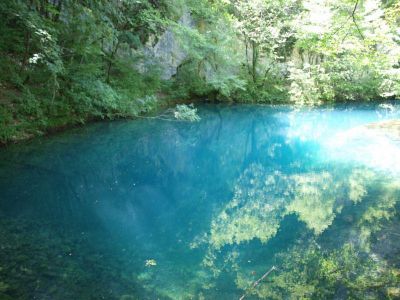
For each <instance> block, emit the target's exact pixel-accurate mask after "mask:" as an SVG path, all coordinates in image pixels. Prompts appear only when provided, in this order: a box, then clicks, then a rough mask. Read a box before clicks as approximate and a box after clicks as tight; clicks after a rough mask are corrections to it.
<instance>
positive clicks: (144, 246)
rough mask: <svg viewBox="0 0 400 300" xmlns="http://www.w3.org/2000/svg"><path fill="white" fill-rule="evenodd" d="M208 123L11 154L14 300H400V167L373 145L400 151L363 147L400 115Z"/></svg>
mask: <svg viewBox="0 0 400 300" xmlns="http://www.w3.org/2000/svg"><path fill="white" fill-rule="evenodd" d="M199 113H200V116H201V121H200V122H197V123H186V122H166V121H162V120H138V121H118V122H112V123H101V124H93V125H90V126H87V127H85V128H81V129H74V130H71V131H68V132H66V133H63V134H60V135H57V136H53V137H50V138H40V139H37V140H34V141H32V142H30V143H27V144H21V145H15V146H10V147H9V148H6V149H1V150H0V190H1V195H0V216H1V220H0V239H1V246H0V262H1V263H0V298H1V299H124V300H128V299H236V298H237V299H239V298H240V297H241V296H242V295H243V294H246V298H248V299H258V298H264V299H285V298H293V299H299V298H311V299H330V298H331V299H345V298H348V297H353V298H368V297H369V298H382V297H389V298H390V297H392V298H393V297H396V295H400V287H399V276H400V266H399V261H398V257H399V255H398V254H399V249H400V246H399V245H398V242H396V241H397V240H398V238H397V235H399V234H400V233H399V230H398V226H397V225H398V223H399V215H398V213H397V208H398V205H399V204H398V201H397V200H398V199H400V198H399V196H400V195H399V192H400V182H399V180H398V178H399V177H398V174H400V173H396V171H397V170H400V166H399V168H398V169H397V166H396V165H395V163H396V161H392V167H391V168H390V169H385V168H386V167H387V165H388V164H387V161H385V163H384V164H370V163H369V161H370V160H369V159H368V157H367V156H368V155H372V154H371V153H372V152H373V151H372V150H371V151H370V150H368V151H367V150H366V149H367V148H368V147H365V145H366V143H367V145H369V146H374V143H375V142H382V141H383V139H384V140H385V142H387V143H388V144H390V146H391V147H388V148H387V149H390V151H392V152H393V151H396V149H397V148H396V147H397V146H396V143H395V142H393V143H392V141H391V140H390V139H389V138H388V137H383V136H382V135H380V136H379V139H377V140H374V139H373V138H372V139H371V136H368V140H367V141H364V140H363V138H364V139H365V136H364V135H363V134H364V133H365V131H354V128H360V126H363V125H365V124H368V123H370V122H377V121H380V120H385V119H394V118H399V116H400V112H399V109H398V107H397V106H396V105H393V109H392V110H390V111H386V110H383V109H382V108H380V107H379V106H376V105H368V106H357V105H353V106H346V107H343V106H339V107H322V108H314V109H303V110H295V109H292V108H289V107H286V106H252V105H249V106H224V105H204V106H201V107H200V108H199ZM357 132H358V133H357ZM360 132H361V133H362V134H361V136H360ZM357 134H358V136H357ZM343 137H345V138H343ZM339 138H341V140H340V143H338V139H339ZM355 141H356V142H357V144H355ZM360 145H363V146H362V147H361V146H360ZM375 146H376V145H375ZM354 149H356V150H357V151H358V152H357V153H355V150H354ZM363 149H364V150H363ZM363 151H364V152H363ZM384 151H385V150H384V149H383V150H382V155H385V152H384ZM392 152H391V153H392ZM382 241H384V244H385V245H390V247H388V246H382V245H381V244H382ZM272 266H276V268H277V270H276V271H274V272H272V273H271V274H270V275H269V276H268V277H267V278H266V279H265V280H263V281H262V282H260V283H259V284H258V285H257V286H256V287H255V288H249V287H251V286H252V284H253V283H254V282H255V281H256V280H257V279H258V278H260V277H261V276H262V275H263V274H264V273H265V272H266V271H268V270H269V269H270V268H271V267H272Z"/></svg>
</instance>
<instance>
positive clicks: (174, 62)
mask: <svg viewBox="0 0 400 300" xmlns="http://www.w3.org/2000/svg"><path fill="white" fill-rule="evenodd" d="M178 24H180V25H182V26H186V27H188V28H194V27H195V22H194V20H193V18H192V17H191V15H190V13H189V12H187V11H186V12H184V13H183V15H182V17H181V18H180V19H179V21H178ZM144 54H145V57H146V59H145V62H144V64H142V65H141V66H139V70H140V71H142V72H144V71H145V70H146V69H147V67H148V66H150V65H154V64H158V65H159V66H160V67H161V78H162V79H164V80H168V79H170V78H171V77H172V76H174V75H175V74H176V72H177V68H178V67H179V66H180V65H181V64H182V62H183V61H184V60H185V59H186V57H187V55H188V54H187V52H186V51H185V49H184V48H183V47H182V45H181V43H180V42H179V39H178V38H177V37H176V34H175V33H174V31H173V29H172V28H168V29H167V30H166V31H165V32H164V33H163V34H162V35H161V36H160V38H159V39H158V42H157V43H156V44H155V45H154V47H147V48H146V49H145V50H144Z"/></svg>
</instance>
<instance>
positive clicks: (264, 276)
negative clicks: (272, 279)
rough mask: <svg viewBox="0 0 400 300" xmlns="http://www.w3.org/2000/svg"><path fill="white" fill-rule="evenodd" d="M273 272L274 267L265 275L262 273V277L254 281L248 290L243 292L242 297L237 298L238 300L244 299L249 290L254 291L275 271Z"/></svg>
mask: <svg viewBox="0 0 400 300" xmlns="http://www.w3.org/2000/svg"><path fill="white" fill-rule="evenodd" d="M275 270H276V268H275V266H272V268H271V269H269V270H268V271H267V272H266V273H264V275H263V276H261V277H260V278H258V280H256V281H255V282H254V283H253V284H252V285H251V287H250V288H248V289H247V290H245V292H244V294H243V295H242V297H240V298H239V300H243V299H244V297H246V296H247V292H248V291H249V290H250V289H254V288H255V287H256V286H257V285H259V284H260V282H261V281H263V280H264V278H266V277H267V276H268V275H269V274H270V273H271V272H272V271H275Z"/></svg>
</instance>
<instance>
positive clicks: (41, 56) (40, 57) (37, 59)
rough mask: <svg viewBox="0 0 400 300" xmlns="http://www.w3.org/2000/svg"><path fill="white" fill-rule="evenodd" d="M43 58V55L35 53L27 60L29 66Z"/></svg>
mask: <svg viewBox="0 0 400 300" xmlns="http://www.w3.org/2000/svg"><path fill="white" fill-rule="evenodd" d="M42 58H43V55H42V54H40V53H35V54H33V56H32V57H31V58H29V63H30V64H36V63H37V62H38V61H39V60H40V59H42Z"/></svg>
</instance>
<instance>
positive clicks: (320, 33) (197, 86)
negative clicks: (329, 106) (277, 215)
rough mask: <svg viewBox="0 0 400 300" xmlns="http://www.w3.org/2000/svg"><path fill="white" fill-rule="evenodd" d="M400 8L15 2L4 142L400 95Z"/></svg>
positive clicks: (4, 63)
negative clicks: (140, 120) (196, 115)
mask: <svg viewBox="0 0 400 300" xmlns="http://www.w3.org/2000/svg"><path fill="white" fill-rule="evenodd" d="M399 25H400V1H398V0H382V1H377V0H363V1H360V0H356V1H355V0H338V1H327V0H320V1H312V0H269V1H266V0H254V1H246V0H214V1H213V0H189V1H183V0H173V1H169V0H114V1H105V0H99V1H76V0H30V1H28V0H26V1H22V0H4V1H1V3H0V52H1V55H0V66H1V70H2V72H1V73H0V143H1V144H7V143H10V142H16V141H19V140H23V139H27V138H30V137H33V136H37V135H42V134H45V133H47V132H50V131H53V130H57V129H59V128H65V127H68V126H72V125H75V124H84V123H86V122H88V121H90V120H97V119H117V118H133V117H136V116H139V115H142V114H146V113H149V112H154V111H156V110H157V109H160V108H164V107H167V106H169V105H172V104H175V103H191V102H193V101H196V99H201V100H200V101H219V102H240V103H268V104H278V103H292V104H293V105H318V104H321V103H327V102H339V101H369V100H380V99H398V98H400V65H399V64H400V27H399Z"/></svg>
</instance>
